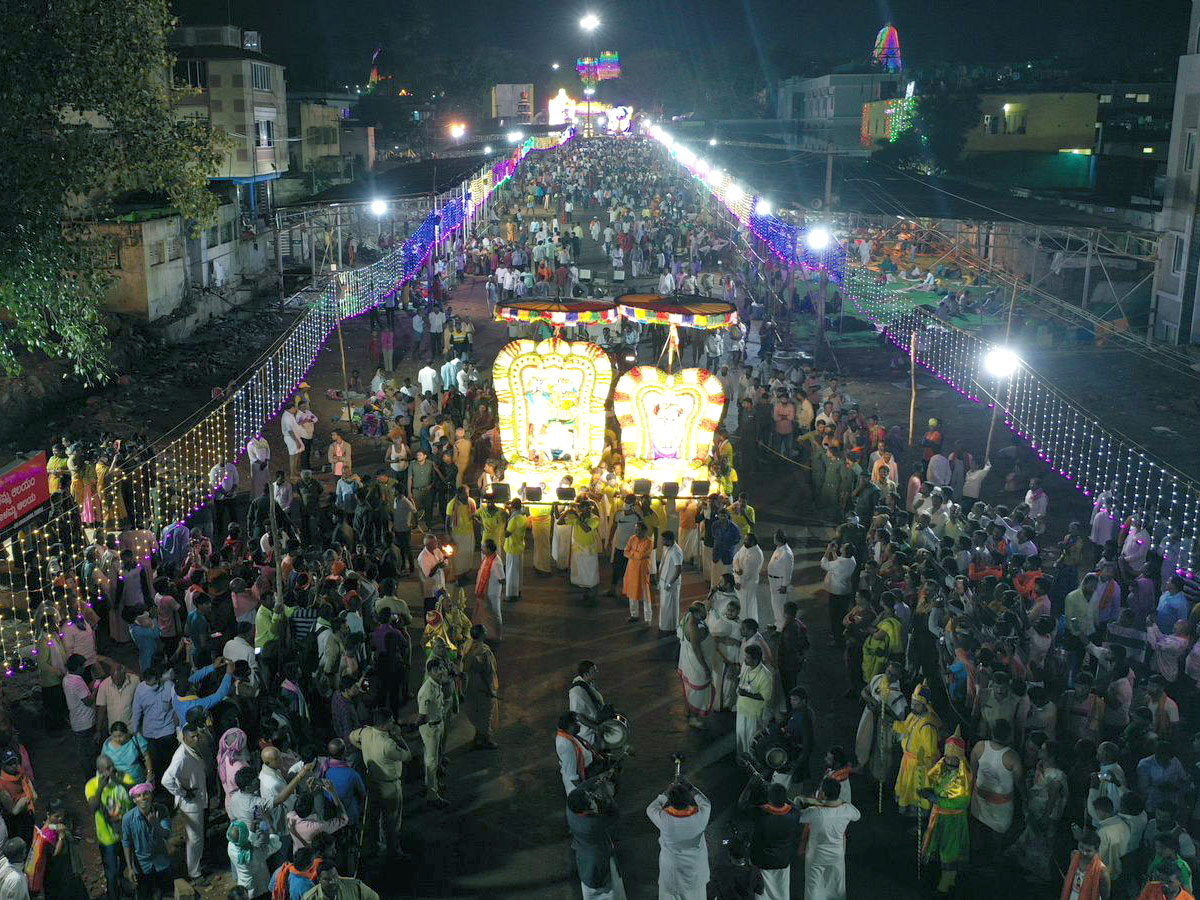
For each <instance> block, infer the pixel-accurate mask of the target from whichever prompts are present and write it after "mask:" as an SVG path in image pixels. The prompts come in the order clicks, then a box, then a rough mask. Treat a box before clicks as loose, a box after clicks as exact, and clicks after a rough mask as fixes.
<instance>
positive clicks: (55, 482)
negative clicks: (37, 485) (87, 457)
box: [46, 444, 71, 508]
mask: <svg viewBox="0 0 1200 900" xmlns="http://www.w3.org/2000/svg"><path fill="white" fill-rule="evenodd" d="M46 483H47V487H49V489H50V497H51V499H52V500H54V501H55V502H56V503H59V502H61V501H63V500H65V499H66V497H67V491H68V489H69V488H70V485H71V461H70V460H68V459H67V451H66V449H65V448H64V447H63V445H62V444H55V445H54V448H53V449H52V450H51V451H50V458H49V459H47V460H46ZM60 508H61V507H60Z"/></svg>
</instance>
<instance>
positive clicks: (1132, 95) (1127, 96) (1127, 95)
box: [1125, 94, 1137, 100]
mask: <svg viewBox="0 0 1200 900" xmlns="http://www.w3.org/2000/svg"><path fill="white" fill-rule="evenodd" d="M1125 99H1126V100H1136V99H1137V94H1126V95H1125Z"/></svg>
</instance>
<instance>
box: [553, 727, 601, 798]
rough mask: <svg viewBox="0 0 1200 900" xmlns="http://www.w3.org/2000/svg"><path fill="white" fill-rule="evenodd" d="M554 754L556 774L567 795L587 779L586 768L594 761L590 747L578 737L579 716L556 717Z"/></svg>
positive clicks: (594, 757) (593, 752)
mask: <svg viewBox="0 0 1200 900" xmlns="http://www.w3.org/2000/svg"><path fill="white" fill-rule="evenodd" d="M554 752H555V753H556V754H557V755H558V772H559V774H560V775H561V776H562V783H563V789H564V790H565V791H566V792H567V794H568V795H569V794H570V793H571V791H573V790H575V789H576V788H577V787H579V786H580V785H581V784H583V782H584V781H586V780H587V777H588V767H589V766H590V765H592V763H593V762H595V760H596V753H595V751H594V750H593V749H592V745H591V744H590V743H589V742H588V741H585V740H582V739H581V738H580V737H579V716H577V715H576V714H575V713H573V712H565V713H563V714H562V715H561V716H559V717H558V731H557V732H555V735H554Z"/></svg>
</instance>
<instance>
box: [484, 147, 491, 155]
mask: <svg viewBox="0 0 1200 900" xmlns="http://www.w3.org/2000/svg"><path fill="white" fill-rule="evenodd" d="M491 153H492V145H491V144H488V145H487V146H486V147H484V148H483V155H484V156H490V155H491Z"/></svg>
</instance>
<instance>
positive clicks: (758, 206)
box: [754, 197, 775, 216]
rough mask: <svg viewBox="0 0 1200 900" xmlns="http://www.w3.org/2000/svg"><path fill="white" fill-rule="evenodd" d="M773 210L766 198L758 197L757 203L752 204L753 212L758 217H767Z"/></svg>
mask: <svg viewBox="0 0 1200 900" xmlns="http://www.w3.org/2000/svg"><path fill="white" fill-rule="evenodd" d="M774 208H775V207H773V206H772V205H771V201H770V200H768V199H767V198H766V197H759V198H758V202H757V203H755V204H754V211H755V212H756V213H758V214H759V215H760V216H769V215H770V214H771V211H772V210H773V209H774Z"/></svg>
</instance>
